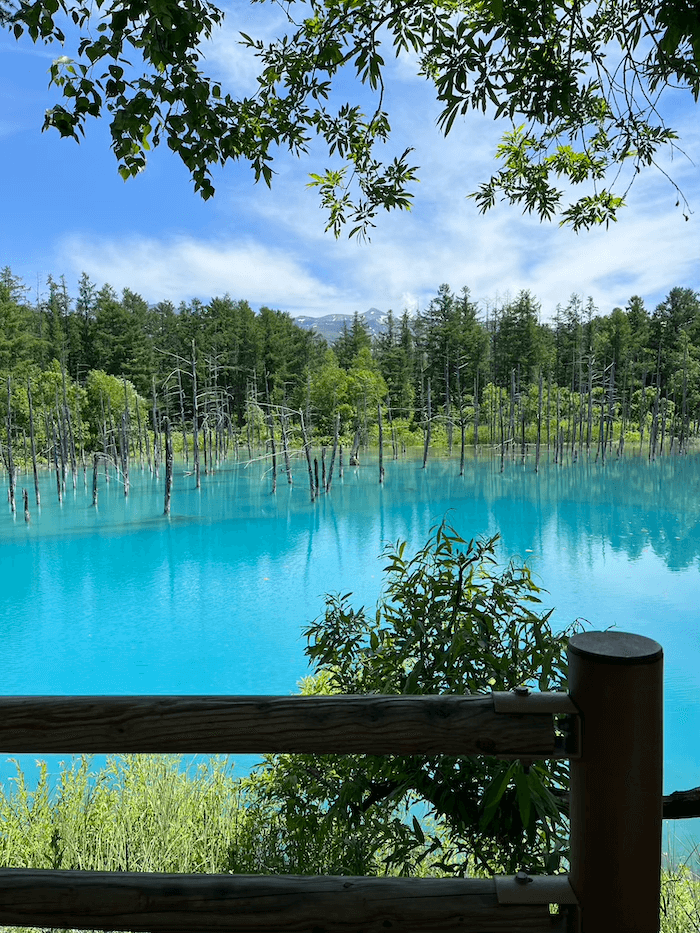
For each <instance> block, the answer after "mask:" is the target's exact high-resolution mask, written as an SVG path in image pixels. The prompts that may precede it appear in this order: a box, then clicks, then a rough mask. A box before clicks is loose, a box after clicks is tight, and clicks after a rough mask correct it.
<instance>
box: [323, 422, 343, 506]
mask: <svg viewBox="0 0 700 933" xmlns="http://www.w3.org/2000/svg"><path fill="white" fill-rule="evenodd" d="M339 434H340V414H339V413H338V412H336V415H335V432H334V434H333V453H332V454H331V465H330V467H329V468H328V480H327V481H326V492H330V491H331V483H332V482H333V466H334V464H335V455H336V452H337V450H338V435H339Z"/></svg>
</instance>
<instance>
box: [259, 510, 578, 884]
mask: <svg viewBox="0 0 700 933" xmlns="http://www.w3.org/2000/svg"><path fill="white" fill-rule="evenodd" d="M496 540H497V539H496V538H491V539H486V540H482V541H470V542H467V541H465V540H464V539H463V538H461V537H460V535H459V534H458V533H457V532H456V531H454V529H452V528H450V527H449V526H448V525H447V524H446V523H444V522H443V523H442V524H441V525H440V526H439V527H438V528H437V529H435V530H434V532H433V533H432V535H431V537H430V538H429V540H428V542H427V543H426V544H425V545H424V546H423V547H422V548H420V549H419V550H418V551H417V552H416V553H415V554H414V555H413V556H411V557H408V556H407V554H406V542H398V543H397V544H396V545H395V546H393V547H388V548H387V549H386V551H385V554H384V557H385V560H386V564H385V568H384V571H385V574H386V585H385V590H384V594H383V597H382V599H381V600H380V602H379V603H378V605H377V607H376V610H375V611H374V612H368V611H366V610H365V609H364V608H361V609H354V608H353V607H352V605H351V603H350V596H351V594H346V595H335V596H333V595H330V596H327V597H326V611H325V613H324V615H323V616H322V617H321V618H319V619H318V620H316V622H314V623H313V624H312V625H311V626H310V627H309V628H308V630H307V631H306V636H307V639H308V647H307V655H308V656H309V658H310V660H311V662H312V664H313V666H314V674H315V676H314V677H313V678H311V679H310V680H309V681H308V682H307V683H306V684H305V692H307V693H316V692H325V693H343V694H367V693H382V694H432V695H436V694H442V695H445V694H448V695H449V694H467V693H488V692H489V691H490V690H510V689H512V688H513V687H515V686H518V685H521V684H529V685H532V686H534V687H537V688H539V689H540V690H556V689H561V688H563V687H564V686H565V683H566V657H565V650H566V645H567V643H568V638H569V636H570V635H571V634H572V632H573V631H574V630H575V626H572V627H570V628H569V629H567V630H565V631H563V632H561V633H555V632H554V631H553V630H552V627H551V625H550V621H549V620H550V615H551V612H548V613H541V612H539V611H538V606H539V597H538V593H539V590H538V587H537V586H536V585H535V583H534V582H533V580H532V577H531V575H530V571H529V570H528V568H527V567H526V566H517V565H515V564H513V563H510V564H509V565H508V566H506V567H505V568H498V567H497V565H496V560H495V556H494V553H495V545H496ZM251 781H252V782H253V786H254V787H255V789H256V791H257V792H258V793H259V796H258V799H259V800H260V801H264V800H267V802H268V805H269V806H270V807H271V808H273V809H274V810H275V812H277V813H278V815H279V816H280V818H281V819H282V821H283V822H284V823H285V824H286V825H287V827H288V833H289V839H290V846H291V847H292V848H294V847H295V845H296V842H295V840H304V839H310V838H317V837H318V836H319V834H320V835H321V836H323V837H327V836H329V837H330V836H332V837H334V838H337V839H347V840H354V843H353V844H355V843H356V844H357V845H356V850H357V851H362V852H367V851H370V852H382V853H383V861H384V862H385V863H386V866H388V867H389V868H393V869H394V870H397V869H398V870H400V871H402V872H415V871H418V870H420V866H421V864H422V863H423V862H424V861H425V860H426V859H428V861H429V863H430V864H431V865H432V866H433V867H437V868H438V869H439V870H441V871H443V872H449V873H456V874H464V873H465V872H467V871H473V870H474V869H476V870H482V871H486V872H487V873H489V874H492V873H493V872H494V871H497V870H506V871H509V872H511V871H516V870H518V869H519V868H520V867H523V866H527V867H528V868H530V869H531V870H534V871H537V870H540V871H542V870H547V871H553V870H555V869H556V868H558V867H559V863H560V859H561V858H562V857H563V856H565V855H566V846H567V841H566V834H565V832H564V815H563V804H562V801H563V800H564V794H565V791H566V789H567V787H568V771H567V769H566V767H565V765H563V764H562V763H561V762H558V761H550V762H520V761H515V762H502V761H498V760H496V759H492V758H487V757H477V758H466V757H462V758H456V757H449V756H445V755H442V756H435V757H431V758H426V757H422V756H409V757H398V756H394V757H388V756H384V757H380V756H370V755H363V756H342V755H325V756H318V755H280V756H269V757H268V758H267V761H266V764H265V765H264V766H263V767H262V768H260V769H258V772H257V774H255V775H254V776H253V777H252V778H251ZM416 804H417V805H418V807H419V809H418V810H417V811H416V810H415V809H413V810H412V808H414V807H415V806H416ZM416 812H418V814H419V815H425V814H427V815H428V816H429V817H432V820H433V823H434V826H435V831H434V833H433V834H432V835H429V834H428V833H427V832H426V831H425V830H424V828H423V825H421V821H419V820H418V819H411V815H414V816H415V813H416ZM407 817H408V818H407ZM426 825H427V824H426ZM353 851H355V850H353ZM344 854H345V856H347V854H348V853H347V852H345V853H344ZM332 868H333V870H334V871H340V872H341V873H342V872H343V871H348V866H347V864H346V865H345V866H343V864H342V860H340V859H339V862H338V864H334V865H333V866H332Z"/></svg>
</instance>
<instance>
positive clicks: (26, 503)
mask: <svg viewBox="0 0 700 933" xmlns="http://www.w3.org/2000/svg"><path fill="white" fill-rule="evenodd" d="M22 498H23V499H24V520H25V522H26V523H27V524H29V522H30V515H29V493H28V492H27V490H26V489H23V490H22Z"/></svg>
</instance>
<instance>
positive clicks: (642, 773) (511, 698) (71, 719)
mask: <svg viewBox="0 0 700 933" xmlns="http://www.w3.org/2000/svg"><path fill="white" fill-rule="evenodd" d="M568 653H569V684H570V690H569V693H568V694H567V693H551V694H542V693H534V692H529V691H524V690H518V691H514V692H513V693H494V694H491V695H486V696H446V697H425V696H341V697H339V696H323V697H264V696H254V697H187V696H185V697H4V698H2V699H0V749H2V751H3V752H12V753H20V752H34V753H49V752H61V753H70V752H101V753H110V752H207V753H219V752H238V753H244V752H252V753H256V752H308V753H330V752H340V753H348V754H349V753H368V754H375V755H376V754H395V755H417V754H425V755H435V754H448V755H476V754H485V755H494V756H497V757H500V758H506V759H514V758H526V759H542V758H556V757H568V758H569V759H570V761H571V796H570V814H571V865H570V874H569V875H558V876H539V875H538V876H528V875H526V874H525V873H520V874H519V875H517V876H515V877H512V876H507V877H496V878H491V879H476V878H464V879H455V878H436V879H432V878H384V877H380V878H365V877H345V876H339V877H325V876H311V877H308V876H292V875H289V876H282V875H280V876H255V875H202V874H199V875H196V874H193V875H182V874H155V873H129V872H81V871H50V870H33V869H0V924H3V925H19V926H39V927H44V928H49V927H52V928H78V929H94V930H124V931H127V930H132V931H154V933H155V931H164V933H165V931H167V933H180V931H182V933H190V931H191V933H195V931H201V933H223V931H230V933H390V931H396V933H453V931H454V933H457V931H459V933H470V931H471V933H545V931H547V933H553V931H559V933H564V931H567V933H656V931H657V930H658V922H659V886H660V869H661V818H662V796H661V794H662V787H661V775H662V709H661V706H662V666H663V659H662V658H663V654H662V650H661V647H660V646H659V645H658V644H657V643H656V642H654V641H652V640H651V639H648V638H643V637H641V636H636V635H628V634H625V633H621V632H586V633H582V634H579V635H576V636H574V637H573V638H572V639H571V641H570V644H569V652H568ZM555 716H558V717H562V716H563V717H567V719H568V722H567V726H568V728H567V729H566V733H567V734H568V736H569V738H568V739H567V740H564V739H563V737H562V730H561V728H560V727H561V725H562V724H561V721H559V724H558V727H557V725H556V724H555V718H554V717H555ZM552 904H556V905H559V912H558V913H553V912H552V911H551V910H550V905H552Z"/></svg>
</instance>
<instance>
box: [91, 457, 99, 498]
mask: <svg viewBox="0 0 700 933" xmlns="http://www.w3.org/2000/svg"><path fill="white" fill-rule="evenodd" d="M99 462H100V455H99V454H95V455H94V457H93V461H92V504H93V505H94V506H97V466H98V464H99Z"/></svg>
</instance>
